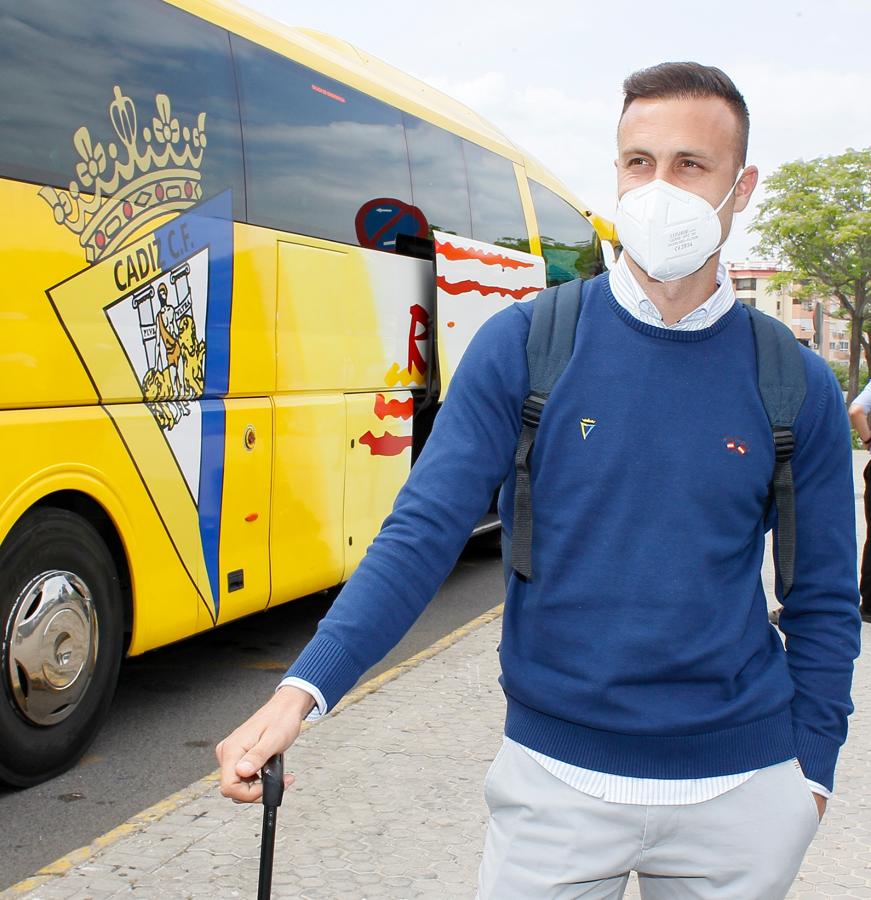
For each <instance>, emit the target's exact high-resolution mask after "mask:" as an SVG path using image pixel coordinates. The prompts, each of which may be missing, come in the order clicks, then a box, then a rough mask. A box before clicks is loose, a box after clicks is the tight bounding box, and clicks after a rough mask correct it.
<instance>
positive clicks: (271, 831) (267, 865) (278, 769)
mask: <svg viewBox="0 0 871 900" xmlns="http://www.w3.org/2000/svg"><path fill="white" fill-rule="evenodd" d="M260 779H261V781H262V782H263V834H262V835H261V840H260V881H259V883H258V885H257V900H269V897H270V896H271V894H272V858H273V854H274V852H275V823H276V817H277V812H278V807H279V806H281V800H282V797H283V796H284V757H283V756H282V755H281V754H280V753H276V754H275V756H270V757H269V759H267V760H266V764H265V765H264V766H263V768H262V769H261V770H260Z"/></svg>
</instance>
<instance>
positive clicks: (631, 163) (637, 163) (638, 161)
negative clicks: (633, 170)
mask: <svg viewBox="0 0 871 900" xmlns="http://www.w3.org/2000/svg"><path fill="white" fill-rule="evenodd" d="M646 162H647V160H646V159H642V158H641V157H640V156H635V157H633V158H632V159H630V160H629V162H627V163H626V165H627V166H643V165H644V164H645V163H646Z"/></svg>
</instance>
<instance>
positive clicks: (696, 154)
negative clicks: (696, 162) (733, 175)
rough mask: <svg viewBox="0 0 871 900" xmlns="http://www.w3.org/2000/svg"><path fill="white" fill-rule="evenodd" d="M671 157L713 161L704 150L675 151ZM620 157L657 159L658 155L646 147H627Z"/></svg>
mask: <svg viewBox="0 0 871 900" xmlns="http://www.w3.org/2000/svg"><path fill="white" fill-rule="evenodd" d="M669 155H671V156H674V157H676V158H677V159H705V160H708V161H713V157H712V156H711V155H710V154H709V153H705V152H704V151H702V150H690V149H686V150H675V151H673V152H671V153H670V154H669ZM620 156H624V157H625V156H649V157H651V158H652V157H655V156H656V154H655V153H654V152H653V151H651V150H647V149H646V148H644V147H625V148H624V149H623V150H621V151H620Z"/></svg>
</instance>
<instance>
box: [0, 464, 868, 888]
mask: <svg viewBox="0 0 871 900" xmlns="http://www.w3.org/2000/svg"><path fill="white" fill-rule="evenodd" d="M867 458H868V457H867V456H866V455H865V454H860V453H857V454H856V455H855V457H854V461H855V468H856V471H857V474H858V475H860V474H861V466H862V465H863V464H864V462H865V461H866V460H867ZM860 504H861V478H859V480H858V481H857V522H858V523H859V525H860V529H861V530H860V537H861V539H864V524H863V523H862V522H861V505H860ZM765 578H766V582H767V583H768V584H769V586H770V583H771V578H772V573H771V568H770V565H767V566H766V570H765ZM482 618H484V619H485V620H486V619H487V618H488V617H482ZM489 618H490V619H491V621H485V622H484V623H483V624H481V625H480V626H479V627H477V628H475V629H474V630H469V633H467V634H465V635H463V636H461V637H460V638H459V639H458V640H455V641H454V642H453V643H451V644H450V646H447V649H444V650H442V651H441V652H439V653H438V654H437V655H434V656H431V658H428V659H425V660H424V661H422V662H420V664H419V665H414V666H408V667H405V669H404V671H402V672H401V673H400V676H399V677H397V678H395V679H394V680H392V681H389V682H387V683H383V682H384V681H386V679H382V680H381V682H380V683H381V686H380V687H379V688H378V689H377V690H375V691H373V692H367V691H365V690H364V691H360V692H358V693H357V695H356V696H357V697H360V696H361V695H362V699H359V701H358V702H356V703H352V704H350V705H347V706H345V707H344V708H341V709H340V711H339V712H338V713H337V714H335V715H332V716H330V717H327V718H326V719H325V720H323V721H321V722H319V723H318V724H317V725H315V726H314V727H312V728H309V729H307V730H306V731H305V732H304V733H303V735H302V736H301V737H300V739H299V740H298V741H297V743H296V745H295V747H294V748H293V749H292V751H291V752H290V754H288V763H287V764H288V768H289V769H290V770H291V771H293V772H295V773H296V775H297V777H298V781H297V784H296V785H295V786H294V787H293V788H291V789H290V791H289V792H288V793H287V794H286V795H285V800H284V805H283V806H282V808H281V809H280V810H279V816H278V838H277V840H276V848H275V875H274V880H273V895H274V896H275V897H276V898H310V900H345V898H347V900H411V898H439V900H448V898H468V900H471V898H472V897H473V896H474V893H475V882H476V872H477V867H478V862H479V854H480V851H481V847H482V843H483V838H484V828H485V822H486V808H485V805H484V801H483V797H482V784H483V780H484V775H485V773H486V770H487V767H488V765H489V763H490V760H491V759H492V758H493V756H494V755H495V753H496V750H497V749H498V747H499V744H500V741H501V726H502V717H503V712H504V701H503V698H502V693H501V690H500V689H499V686H498V684H497V683H496V678H497V674H498V660H497V656H496V644H497V642H498V637H499V628H500V625H501V619H500V618H499V617H497V616H491V617H489ZM869 627H871V626H868V625H865V626H863V628H864V635H863V636H865V637H868V636H869V634H871V632H869ZM455 637H456V635H455ZM444 643H445V644H449V643H450V642H449V641H445V642H444ZM394 674H396V673H394ZM854 700H855V704H856V709H857V712H856V713H855V715H854V716H853V717H852V719H851V724H850V739H849V741H848V743H847V746H846V747H845V749H844V750H843V752H842V754H841V759H840V763H839V767H838V776H837V777H838V784H837V794H836V796H835V797H834V799H833V800H832V801H830V804H829V810H828V812H827V814H826V817H825V819H824V821H823V823H822V825H821V826H820V831H819V833H818V835H817V838H816V840H815V841H814V844H813V846H812V847H811V850H810V852H809V854H808V856H807V858H806V860H805V864H804V866H803V868H802V871H801V874H800V876H799V879H798V881H797V882H796V885H795V887H794V889H793V891H792V893H791V894H790V897H791V898H796V900H816V898H824V897H825V898H827V897H864V898H871V792H869V790H868V786H869V784H871V665H869V663H868V662H867V660H863V659H860V660H859V661H858V665H857V669H856V679H855V691H854ZM261 815H262V808H261V807H242V806H236V805H234V804H232V803H230V802H228V801H227V800H225V799H223V798H222V797H221V796H220V795H219V793H218V790H217V786H216V780H215V778H214V776H210V777H209V778H206V779H204V780H203V781H200V782H197V783H196V784H194V785H191V786H190V787H189V788H188V789H186V790H185V791H182V792H181V793H180V794H177V795H174V796H173V797H172V798H169V799H168V800H167V801H165V802H164V803H163V804H159V805H158V806H157V807H154V808H152V809H151V810H148V811H146V812H145V813H143V814H141V815H140V816H138V817H135V818H134V819H133V820H131V821H130V822H129V823H127V824H126V825H124V826H121V827H120V828H119V829H116V830H115V831H114V832H111V833H110V834H109V835H107V836H105V837H104V838H103V839H101V840H100V841H98V842H95V844H94V845H92V846H91V847H90V848H87V849H85V850H82V851H79V852H77V853H76V854H72V855H71V856H70V857H67V858H66V859H65V860H61V861H59V862H58V863H57V864H55V865H54V866H49V867H47V868H46V869H45V870H42V872H41V873H38V874H37V875H36V876H34V878H33V879H30V880H29V881H28V882H26V883H25V882H22V883H21V884H20V885H17V886H15V887H13V888H10V889H8V890H7V891H5V892H4V893H2V894H0V898H2V900H11V898H13V897H14V898H22V897H28V898H33V900H37V898H38V900H88V898H89V900H102V898H109V897H113V898H114V897H139V898H148V900H151V898H161V900H176V898H178V900H181V898H195V897H204V896H210V897H212V898H215V900H224V898H232V897H253V896H255V895H256V886H257V875H258V861H259V839H260V824H261ZM760 839H761V840H764V836H761V838H760ZM626 896H627V897H633V898H634V897H638V890H637V884H636V883H635V881H634V879H633V880H632V881H631V882H630V887H629V890H628V891H627V894H626Z"/></svg>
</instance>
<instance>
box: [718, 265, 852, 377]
mask: <svg viewBox="0 0 871 900" xmlns="http://www.w3.org/2000/svg"><path fill="white" fill-rule="evenodd" d="M726 270H727V272H728V273H729V277H730V278H731V279H732V286H733V287H734V289H735V295H736V296H737V297H738V299H739V300H743V301H744V302H745V303H747V304H749V305H750V306H755V307H756V308H757V309H760V310H762V312H764V313H767V314H768V315H769V316H773V317H774V318H775V319H780V321H781V322H783V323H784V324H785V325H788V326H789V327H790V328H792V331H793V334H794V335H795V336H796V338H798V340H799V341H801V343H803V344H805V345H806V346H807V347H810V348H811V349H812V350H815V351H816V352H817V353H819V355H820V356H822V357H823V359H825V360H827V361H830V362H848V361H849V359H850V335H849V332H848V327H847V325H848V323H847V321H846V320H845V319H838V318H835V317H834V315H833V313H836V312H837V311H838V309H839V304H838V301H837V300H834V299H832V298H814V299H813V300H800V299H798V298H796V297H795V296H794V295H793V286H792V285H784V286H782V287H780V288H776V287H774V285H773V284H772V283H771V279H772V278H773V277H774V276H775V275H777V274H778V273H779V272H780V271H781V266H780V264H779V263H778V262H776V261H774V260H745V261H743V262H730V263H727V264H726ZM818 305H819V306H821V313H822V326H823V327H822V334H821V335H819V336H816V329H815V328H814V317H815V315H816V314H817V306H818ZM818 338H820V339H819V343H817V339H818Z"/></svg>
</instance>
